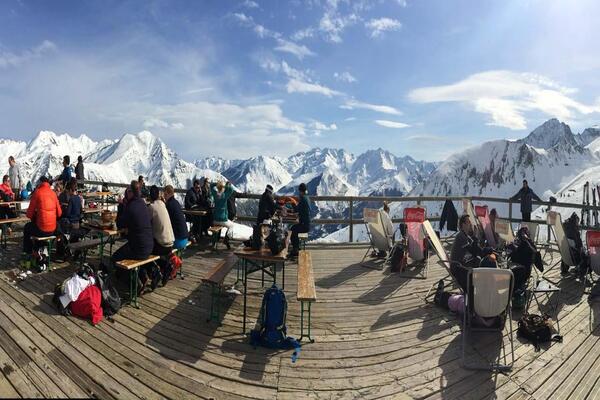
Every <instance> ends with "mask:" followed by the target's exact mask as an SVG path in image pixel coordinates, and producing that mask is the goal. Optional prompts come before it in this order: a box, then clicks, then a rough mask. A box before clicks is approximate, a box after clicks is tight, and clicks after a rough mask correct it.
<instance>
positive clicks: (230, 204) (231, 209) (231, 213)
mask: <svg viewBox="0 0 600 400" xmlns="http://www.w3.org/2000/svg"><path fill="white" fill-rule="evenodd" d="M227 215H228V217H229V219H230V220H231V221H233V220H234V219H235V217H236V215H237V208H236V206H235V192H232V193H231V196H229V198H228V199H227Z"/></svg>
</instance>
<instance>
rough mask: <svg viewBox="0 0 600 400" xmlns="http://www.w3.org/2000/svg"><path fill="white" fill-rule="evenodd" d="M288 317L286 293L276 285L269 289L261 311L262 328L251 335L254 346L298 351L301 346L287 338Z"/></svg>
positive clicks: (294, 340)
mask: <svg viewBox="0 0 600 400" xmlns="http://www.w3.org/2000/svg"><path fill="white" fill-rule="evenodd" d="M286 317H287V300H286V299H285V293H283V290H281V289H279V288H278V287H277V286H276V285H273V286H271V288H269V289H267V290H266V292H265V295H264V297H263V301H262V306H261V309H260V316H259V319H258V320H259V323H260V328H259V329H258V330H254V331H252V332H251V335H250V342H251V343H252V345H253V346H257V345H259V346H263V347H269V348H272V349H294V348H295V349H296V351H298V349H299V348H300V344H299V343H298V341H297V340H296V339H294V338H292V337H288V336H287V327H286V326H285V320H286Z"/></svg>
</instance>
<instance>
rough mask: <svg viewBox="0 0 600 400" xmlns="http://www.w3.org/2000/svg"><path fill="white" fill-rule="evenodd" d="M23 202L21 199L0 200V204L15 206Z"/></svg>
mask: <svg viewBox="0 0 600 400" xmlns="http://www.w3.org/2000/svg"><path fill="white" fill-rule="evenodd" d="M23 203H25V201H23V200H11V201H0V206H17V205H20V204H23Z"/></svg>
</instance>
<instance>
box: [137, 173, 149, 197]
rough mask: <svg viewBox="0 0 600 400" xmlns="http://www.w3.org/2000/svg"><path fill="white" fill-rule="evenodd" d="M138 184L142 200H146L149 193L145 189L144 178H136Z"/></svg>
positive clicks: (141, 176)
mask: <svg viewBox="0 0 600 400" xmlns="http://www.w3.org/2000/svg"><path fill="white" fill-rule="evenodd" d="M138 183H139V184H140V193H141V196H142V198H143V199H147V198H148V196H150V192H149V191H148V188H147V187H146V182H145V181H144V176H143V175H140V176H138Z"/></svg>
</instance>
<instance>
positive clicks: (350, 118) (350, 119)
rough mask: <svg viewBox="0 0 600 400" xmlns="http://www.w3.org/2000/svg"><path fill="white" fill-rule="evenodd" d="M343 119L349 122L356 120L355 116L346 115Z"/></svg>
mask: <svg viewBox="0 0 600 400" xmlns="http://www.w3.org/2000/svg"><path fill="white" fill-rule="evenodd" d="M344 121H348V122H350V121H356V117H348V118H346V119H345V120H344Z"/></svg>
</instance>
